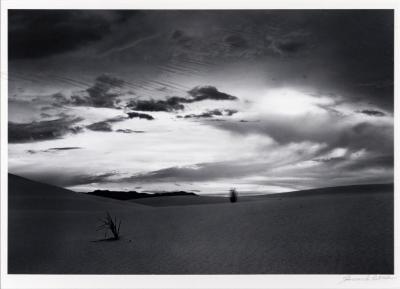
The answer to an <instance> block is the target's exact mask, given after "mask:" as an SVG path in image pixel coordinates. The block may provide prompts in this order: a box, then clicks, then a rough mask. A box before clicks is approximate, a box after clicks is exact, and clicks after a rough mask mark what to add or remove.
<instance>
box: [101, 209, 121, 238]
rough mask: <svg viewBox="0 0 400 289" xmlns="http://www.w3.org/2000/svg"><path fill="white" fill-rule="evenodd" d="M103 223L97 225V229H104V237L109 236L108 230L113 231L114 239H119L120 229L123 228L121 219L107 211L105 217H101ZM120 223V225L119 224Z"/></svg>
mask: <svg viewBox="0 0 400 289" xmlns="http://www.w3.org/2000/svg"><path fill="white" fill-rule="evenodd" d="M99 221H100V222H101V225H100V226H98V227H97V230H96V231H100V230H104V231H105V232H104V238H107V233H108V231H111V233H112V235H113V238H112V240H119V239H120V237H121V235H120V234H119V229H120V228H121V220H117V217H114V218H113V217H112V216H111V215H110V213H109V212H107V214H106V217H105V218H104V219H99ZM117 224H118V225H117Z"/></svg>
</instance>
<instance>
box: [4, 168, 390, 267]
mask: <svg viewBox="0 0 400 289" xmlns="http://www.w3.org/2000/svg"><path fill="white" fill-rule="evenodd" d="M210 198H211V199H210ZM194 199H196V200H195V201H194ZM393 209H394V205H393V185H370V186H368V185H366V186H355V187H338V188H327V189H319V190H312V191H304V192H294V193H288V194H277V195H273V196H272V195H270V196H256V197H246V198H242V199H241V198H240V197H239V202H238V203H233V204H231V203H229V201H228V198H221V197H201V196H194V197H192V196H182V197H162V198H149V199H143V200H135V202H133V201H119V200H112V199H108V198H102V197H96V196H89V195H85V194H82V193H76V192H72V191H69V190H66V189H62V188H57V187H54V186H50V185H46V184H41V183H37V182H34V181H30V180H27V179H24V178H21V177H18V176H14V175H9V215H8V224H9V225H8V226H9V227H8V272H9V273H10V274H391V273H393V246H394V239H393V221H394V220H393ZM107 211H108V212H110V213H111V214H112V215H113V216H116V217H117V218H118V219H121V220H122V224H121V235H122V237H121V239H120V240H118V241H102V239H103V238H104V234H103V233H102V232H99V231H96V227H97V226H98V225H99V221H98V218H101V217H104V216H105V214H106V212H107Z"/></svg>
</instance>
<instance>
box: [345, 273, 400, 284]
mask: <svg viewBox="0 0 400 289" xmlns="http://www.w3.org/2000/svg"><path fill="white" fill-rule="evenodd" d="M394 279H396V276H394V275H378V274H377V275H362V276H360V275H344V276H343V277H342V281H341V282H339V283H344V282H349V281H378V280H394Z"/></svg>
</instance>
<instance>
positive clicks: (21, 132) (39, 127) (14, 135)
mask: <svg viewBox="0 0 400 289" xmlns="http://www.w3.org/2000/svg"><path fill="white" fill-rule="evenodd" d="M79 121H82V119H81V118H59V119H55V120H48V121H39V122H36V121H34V122H31V123H14V122H9V123H8V142H9V143H22V142H34V141H43V140H51V139H57V138H61V137H63V136H64V135H66V134H68V133H78V132H80V131H81V130H82V128H81V127H79V126H74V124H76V123H77V122H79Z"/></svg>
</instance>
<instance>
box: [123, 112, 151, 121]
mask: <svg viewBox="0 0 400 289" xmlns="http://www.w3.org/2000/svg"><path fill="white" fill-rule="evenodd" d="M128 116H129V118H143V119H147V120H153V119H154V117H153V116H151V115H150V114H147V113H139V112H134V111H132V112H128Z"/></svg>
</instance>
